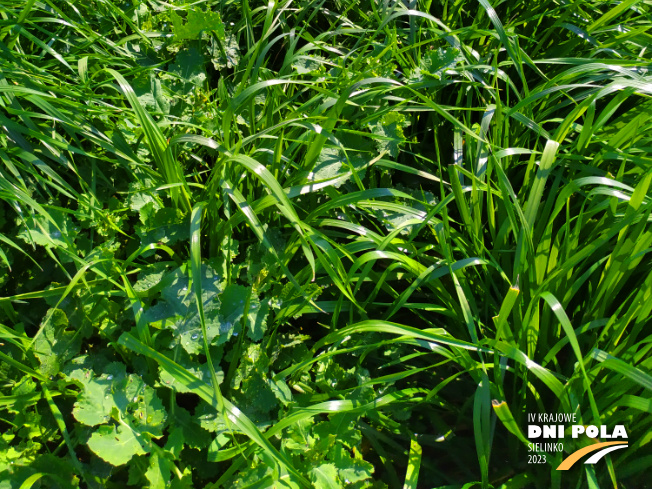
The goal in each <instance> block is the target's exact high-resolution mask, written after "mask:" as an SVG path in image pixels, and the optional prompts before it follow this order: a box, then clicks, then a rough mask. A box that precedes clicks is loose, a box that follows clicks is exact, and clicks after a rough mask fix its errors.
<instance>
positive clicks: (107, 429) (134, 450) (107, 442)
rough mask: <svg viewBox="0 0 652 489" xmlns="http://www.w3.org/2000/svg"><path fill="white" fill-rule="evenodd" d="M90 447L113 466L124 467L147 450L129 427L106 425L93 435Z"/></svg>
mask: <svg viewBox="0 0 652 489" xmlns="http://www.w3.org/2000/svg"><path fill="white" fill-rule="evenodd" d="M88 446H89V448H90V449H91V450H93V452H95V453H96V454H97V456H98V457H100V458H101V459H103V460H106V461H107V462H109V463H110V464H111V465H124V464H126V463H127V462H129V460H131V458H132V457H133V456H134V455H143V454H144V453H145V450H144V449H143V446H142V444H141V441H140V440H139V437H138V436H137V434H136V433H135V432H134V431H133V430H132V429H131V428H130V427H129V426H111V425H104V426H100V428H99V429H98V430H97V431H96V432H95V433H93V434H92V435H91V437H90V439H89V440H88Z"/></svg>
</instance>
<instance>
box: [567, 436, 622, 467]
mask: <svg viewBox="0 0 652 489" xmlns="http://www.w3.org/2000/svg"><path fill="white" fill-rule="evenodd" d="M612 445H627V442H626V441H606V442H604V443H596V444H595V445H589V446H588V447H584V448H580V449H579V450H577V451H576V452H573V453H571V454H570V455H569V456H568V457H566V458H565V459H564V461H563V462H562V463H560V464H559V467H557V470H568V469H570V468H571V467H572V466H573V464H575V462H577V461H578V460H579V459H581V458H582V457H583V456H584V455H586V454H587V453H591V452H595V451H596V450H600V449H601V448H604V447H610V446H612Z"/></svg>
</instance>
